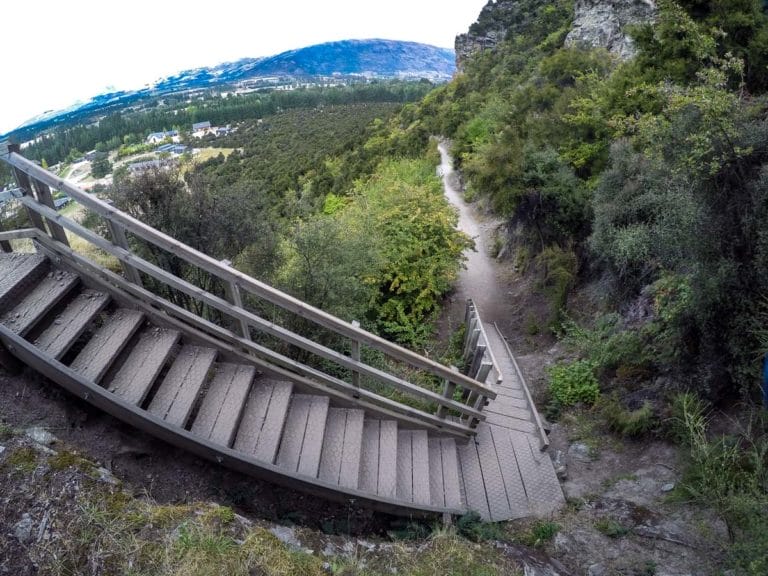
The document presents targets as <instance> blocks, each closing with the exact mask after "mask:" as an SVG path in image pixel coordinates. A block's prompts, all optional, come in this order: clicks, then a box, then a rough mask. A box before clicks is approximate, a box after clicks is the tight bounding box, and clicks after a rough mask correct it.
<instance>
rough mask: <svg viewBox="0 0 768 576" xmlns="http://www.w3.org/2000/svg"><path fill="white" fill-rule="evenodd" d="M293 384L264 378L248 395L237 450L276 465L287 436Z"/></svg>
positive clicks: (257, 382) (256, 383)
mask: <svg viewBox="0 0 768 576" xmlns="http://www.w3.org/2000/svg"><path fill="white" fill-rule="evenodd" d="M292 391H293V384H291V383H290V382H286V381H281V380H272V379H270V378H261V379H259V380H257V381H256V382H255V383H254V385H253V387H252V388H251V393H250V394H249V395H248V401H247V402H246V405H245V410H244V411H243V418H242V420H241V421H240V426H239V427H238V430H237V437H236V438H235V446H234V448H235V450H239V451H241V452H244V453H245V454H248V455H251V456H253V457H254V458H256V459H257V460H261V461H263V462H268V463H269V464H272V463H273V462H274V461H275V455H276V454H277V447H278V446H279V445H280V437H281V436H282V434H283V426H284V424H285V418H286V416H287V414H288V405H289V404H290V401H291V393H292Z"/></svg>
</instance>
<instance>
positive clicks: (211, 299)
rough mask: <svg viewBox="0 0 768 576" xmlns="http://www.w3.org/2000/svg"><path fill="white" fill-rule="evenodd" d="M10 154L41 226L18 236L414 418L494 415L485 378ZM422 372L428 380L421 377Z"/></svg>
mask: <svg viewBox="0 0 768 576" xmlns="http://www.w3.org/2000/svg"><path fill="white" fill-rule="evenodd" d="M0 160H3V161H5V162H6V163H7V164H9V165H10V166H11V167H12V169H13V172H14V175H15V177H16V181H17V183H18V187H19V188H18V191H17V194H16V195H17V196H18V200H19V201H20V202H21V204H23V205H24V207H25V208H26V210H27V213H28V215H29V218H30V221H31V223H32V226H33V227H34V230H35V232H34V233H31V232H30V231H29V230H24V231H23V234H17V235H16V237H19V236H25V235H26V236H27V237H28V236H35V240H36V241H37V242H38V243H39V244H40V245H42V246H43V248H45V249H47V250H48V251H51V252H54V253H56V254H57V255H58V256H59V257H61V258H62V259H63V260H64V261H65V262H67V263H69V264H71V265H73V266H76V267H78V268H80V269H82V270H86V271H87V272H88V273H90V274H93V275H96V276H99V277H101V279H102V280H106V281H108V282H111V283H112V284H116V285H119V288H120V289H122V290H124V291H126V292H128V293H129V294H131V295H132V296H134V297H136V298H138V299H140V300H142V301H144V302H145V303H148V304H150V305H152V306H154V307H156V308H160V309H162V310H163V311H164V312H165V313H167V314H169V315H171V316H173V317H175V318H176V319H178V320H181V321H183V322H185V323H187V324H190V325H191V326H193V327H195V328H196V329H198V330H202V331H204V332H206V333H208V334H211V335H213V336H215V337H217V338H220V339H224V340H226V341H228V342H229V343H230V344H233V345H235V346H236V347H237V348H238V349H239V350H241V351H246V352H247V353H249V354H251V355H253V356H255V357H257V358H259V359H262V360H263V361H266V362H269V363H271V364H273V365H277V366H279V367H281V368H283V369H287V370H289V371H291V372H293V373H296V374H298V375H301V376H303V377H305V378H308V379H310V380H312V381H315V382H318V383H319V384H321V385H323V386H327V387H331V388H333V389H334V390H335V391H337V392H341V393H343V394H345V395H347V396H348V397H349V398H350V399H352V400H360V401H362V402H365V403H366V404H368V405H374V406H378V407H381V408H382V409H385V410H387V411H390V412H391V411H394V412H397V413H401V414H404V415H405V416H407V417H408V419H410V420H411V421H413V420H417V421H419V422H421V423H423V424H425V425H427V426H429V427H432V428H439V429H442V430H444V431H445V432H449V433H452V434H458V435H465V436H468V435H472V434H474V429H475V427H476V426H477V423H478V422H479V421H481V420H483V419H484V415H483V413H482V410H483V407H484V406H485V404H486V403H487V400H488V399H493V398H495V397H496V392H495V391H494V389H493V387H492V386H488V385H486V384H485V383H484V382H480V381H478V380H476V379H474V378H470V377H468V376H466V375H464V374H462V373H460V372H458V371H456V370H455V369H452V368H449V367H447V366H444V365H442V364H440V363H438V362H435V361H434V360H432V359H430V358H427V357H425V356H422V355H420V354H417V353H416V352H413V351H411V350H408V349H406V348H403V347H401V346H398V345H396V344H393V343H392V342H389V341H387V340H385V339H383V338H381V337H380V336H378V335H376V334H373V333H371V332H368V331H366V330H363V329H361V328H360V327H359V326H358V325H357V324H356V323H350V322H346V321H344V320H341V319H339V318H337V317H335V316H333V315H331V314H328V313H327V312H324V311H322V310H320V309H318V308H315V307H313V306H310V305H308V304H306V303H305V302H302V301H301V300H299V299H297V298H294V297H292V296H290V295H289V294H286V293H284V292H281V291H279V290H276V289H274V288H272V287H271V286H268V285H267V284H264V283H263V282H260V281H258V280H256V279H254V278H252V277H250V276H248V275H246V274H243V273H242V272H240V271H238V270H236V269H235V268H233V267H232V266H231V265H229V263H228V262H220V261H218V260H216V259H214V258H211V257H210V256H207V255H206V254H203V253H202V252H199V251H198V250H195V249H193V248H191V247H189V246H187V245H185V244H183V243H182V242H179V241H178V240H176V239H174V238H172V237H170V236H168V235H166V234H164V233H162V232H160V231H158V230H155V229H154V228H151V227H150V226H147V225H146V224H144V223H142V222H141V221H139V220H137V219H136V218H133V217H132V216H130V215H129V214H126V213H125V212H122V211H120V210H118V209H117V208H115V207H114V206H113V205H111V203H109V202H107V201H104V200H101V199H99V198H97V197H96V196H94V195H92V194H89V193H87V192H84V191H83V190H81V189H80V188H78V187H77V186H74V185H73V184H70V183H69V182H66V181H65V180H63V179H62V178H59V177H58V176H56V175H54V174H52V173H51V172H49V171H47V170H45V169H43V168H41V167H40V166H38V165H36V164H35V163H34V162H32V161H30V160H28V159H26V158H24V157H23V156H21V155H20V154H19V153H18V148H17V147H15V146H14V145H10V146H8V145H4V144H3V143H0ZM51 189H55V190H59V191H61V192H63V193H65V194H67V195H68V196H69V197H70V198H72V200H74V201H75V202H77V203H78V204H79V205H80V206H82V207H83V208H84V209H86V210H88V211H90V212H92V213H94V214H97V215H98V216H100V217H101V218H102V219H103V221H104V222H105V223H106V226H107V230H109V236H110V237H109V238H106V237H104V236H102V235H101V234H99V233H97V232H96V231H94V230H91V229H89V228H87V227H86V226H84V225H82V224H80V223H79V222H77V221H75V220H73V219H71V218H68V217H66V216H64V215H63V214H61V213H59V212H57V211H56V210H55V208H54V203H53V197H52V194H51ZM65 230H66V231H69V232H70V233H72V234H74V235H76V236H79V237H80V238H81V239H83V240H85V241H86V242H88V243H90V244H91V245H93V246H95V247H96V248H98V249H100V250H102V251H104V252H106V253H107V254H110V255H111V256H113V257H114V258H116V259H117V260H118V261H119V262H120V264H121V266H122V270H123V275H122V276H120V275H118V274H115V273H113V272H111V271H109V270H107V269H105V268H104V267H103V266H101V265H99V264H98V263H96V262H94V261H93V260H91V259H90V258H88V257H87V256H86V255H84V254H82V253H78V252H76V251H75V250H73V249H72V248H71V247H70V246H69V242H68V238H67V234H66V232H65ZM19 232H21V231H19ZM12 237H14V236H13V234H12V233H10V234H9V233H5V234H0V249H1V250H7V249H8V248H9V245H8V243H7V240H8V239H10V238H12ZM132 240H133V241H132ZM137 241H143V242H145V243H148V244H149V245H151V246H152V247H153V249H154V250H156V249H160V250H163V251H165V252H167V253H169V254H171V255H173V256H175V257H177V258H180V259H182V260H184V261H185V262H187V263H188V264H191V265H193V266H195V267H197V268H198V269H200V270H203V271H205V272H207V273H208V274H210V275H211V276H212V277H213V278H215V279H217V280H218V281H219V282H221V284H222V285H223V286H224V295H223V296H222V295H217V294H214V293H213V292H211V291H210V290H208V289H206V288H204V287H202V286H200V285H199V284H200V283H201V282H198V283H197V284H196V283H193V282H191V281H190V280H189V279H185V278H181V277H179V276H176V275H174V274H172V273H170V272H168V271H166V270H164V269H163V268H161V267H159V266H157V265H156V264H154V263H152V262H150V261H148V260H146V259H144V258H142V257H141V256H139V255H137V254H136V253H135V251H134V245H135V244H136V242H137ZM142 274H144V275H146V276H147V277H148V279H149V278H151V279H154V281H156V282H159V283H161V284H162V285H164V286H166V287H168V288H170V289H172V290H175V291H178V292H180V293H183V294H185V295H186V296H187V297H189V298H191V299H192V300H194V301H196V302H197V303H199V304H200V305H204V306H195V307H190V306H184V307H182V306H179V305H178V303H174V302H172V301H170V300H169V299H168V298H166V297H165V295H164V294H158V293H157V292H156V291H153V290H152V287H151V286H146V285H145V284H146V283H145V282H143V281H142ZM150 284H154V282H150ZM254 299H255V301H256V302H260V303H264V302H267V303H270V304H271V305H274V306H276V307H277V308H278V309H281V310H283V311H287V312H290V313H292V314H295V315H296V316H298V317H299V318H301V319H302V320H303V321H307V322H310V323H311V324H314V325H316V326H318V327H322V328H323V329H327V330H329V331H330V332H331V333H333V334H335V335H336V336H338V337H342V338H343V339H344V340H345V341H346V346H344V347H343V350H344V351H345V352H346V351H348V353H345V352H340V351H338V350H336V349H334V348H331V347H329V346H325V345H322V344H320V343H318V342H315V341H313V340H311V339H309V338H306V337H304V336H302V335H301V334H298V333H296V332H294V331H291V330H290V329H288V328H286V327H284V326H282V325H280V324H278V323H276V322H273V321H270V320H268V319H266V318H264V317H262V316H260V315H258V314H257V313H255V312H254V311H253V310H252V307H250V306H249V305H248V304H249V301H252V300H254ZM205 307H208V308H210V309H213V310H217V311H218V312H220V314H218V315H216V317H215V318H214V317H213V315H211V314H207V315H206V314H203V313H201V312H200V310H201V309H203V308H205ZM265 335H267V336H269V337H271V338H272V339H273V340H274V339H276V340H277V341H279V342H282V343H284V344H287V345H289V346H291V347H294V348H295V349H298V350H301V351H303V353H304V354H305V355H307V354H308V355H309V357H314V358H316V359H318V360H319V361H318V362H313V363H310V362H300V361H297V360H296V359H294V358H290V357H289V356H287V355H286V354H284V353H281V352H278V351H276V350H274V349H271V348H270V347H268V346H267V345H264V336H265ZM369 350H370V351H372V354H373V355H375V356H378V357H379V358H380V360H379V362H377V364H378V365H377V366H374V365H371V364H370V363H368V362H366V361H365V360H364V358H365V357H366V355H367V354H366V353H367V351H369ZM369 356H370V354H369ZM382 358H383V360H382ZM414 377H417V378H418V379H419V380H420V382H419V383H414V382H413V381H412V380H413V379H414ZM425 380H426V381H428V382H427V383H425ZM393 391H394V392H393ZM405 398H408V399H409V400H405Z"/></svg>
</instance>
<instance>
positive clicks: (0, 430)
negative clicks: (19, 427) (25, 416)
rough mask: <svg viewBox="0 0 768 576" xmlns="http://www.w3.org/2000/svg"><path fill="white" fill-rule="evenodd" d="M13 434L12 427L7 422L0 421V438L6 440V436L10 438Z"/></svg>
mask: <svg viewBox="0 0 768 576" xmlns="http://www.w3.org/2000/svg"><path fill="white" fill-rule="evenodd" d="M15 435H16V434H15V432H14V430H13V428H11V427H10V426H8V424H3V423H1V422H0V440H8V438H12V437H13V436H15Z"/></svg>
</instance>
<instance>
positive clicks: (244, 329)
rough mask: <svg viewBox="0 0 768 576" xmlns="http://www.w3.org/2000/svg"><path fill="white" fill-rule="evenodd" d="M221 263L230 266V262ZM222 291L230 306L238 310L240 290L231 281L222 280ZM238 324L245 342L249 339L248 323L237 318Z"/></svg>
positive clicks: (241, 300) (241, 303)
mask: <svg viewBox="0 0 768 576" xmlns="http://www.w3.org/2000/svg"><path fill="white" fill-rule="evenodd" d="M221 263H222V264H223V265H224V266H232V262H231V261H229V260H222V261H221ZM222 280H223V281H224V291H225V292H226V293H227V300H229V301H230V302H231V303H232V304H234V305H235V306H237V307H238V308H242V307H243V297H242V295H241V294H240V288H239V287H238V285H237V284H235V283H234V282H232V281H231V280H224V279H223V278H222ZM239 324H240V334H242V336H243V338H245V339H246V340H250V339H251V330H250V328H249V327H248V322H246V321H245V320H244V319H243V318H239Z"/></svg>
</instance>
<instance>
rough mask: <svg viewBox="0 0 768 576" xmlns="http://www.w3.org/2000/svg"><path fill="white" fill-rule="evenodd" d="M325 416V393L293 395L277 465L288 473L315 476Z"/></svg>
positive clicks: (326, 412)
mask: <svg viewBox="0 0 768 576" xmlns="http://www.w3.org/2000/svg"><path fill="white" fill-rule="evenodd" d="M327 416H328V397H327V396H315V395H309V394H294V396H293V398H292V399H291V406H290V408H289V409H288V416H287V417H286V420H285V427H284V429H283V438H282V440H281V441H280V449H279V450H278V452H277V461H276V463H277V465H278V466H280V467H282V468H285V469H286V470H287V471H288V472H291V473H294V472H297V473H299V474H303V475H306V476H313V477H315V476H317V471H318V467H319V466H320V454H321V452H322V448H323V434H324V432H325V420H326V418H327Z"/></svg>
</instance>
